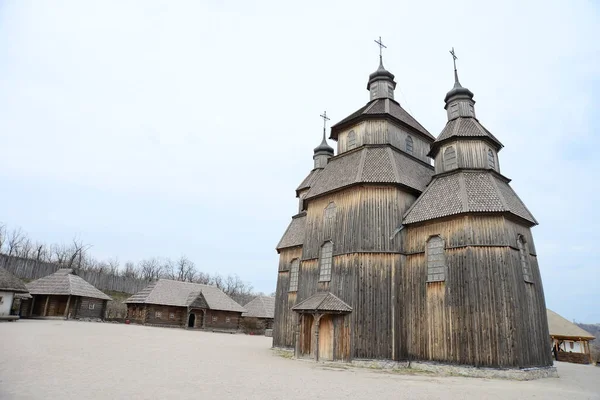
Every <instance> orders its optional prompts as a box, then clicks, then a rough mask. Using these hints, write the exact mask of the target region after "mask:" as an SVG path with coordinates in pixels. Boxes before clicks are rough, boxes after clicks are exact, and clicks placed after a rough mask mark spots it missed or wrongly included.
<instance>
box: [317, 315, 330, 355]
mask: <svg viewBox="0 0 600 400" xmlns="http://www.w3.org/2000/svg"><path fill="white" fill-rule="evenodd" d="M319 360H322V361H332V360H333V318H332V316H331V315H324V316H322V317H321V320H320V321H319Z"/></svg>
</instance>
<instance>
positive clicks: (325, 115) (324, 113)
mask: <svg viewBox="0 0 600 400" xmlns="http://www.w3.org/2000/svg"><path fill="white" fill-rule="evenodd" d="M320 117H321V118H323V131H325V129H327V121H329V117H328V116H327V111H323V114H321V115H320Z"/></svg>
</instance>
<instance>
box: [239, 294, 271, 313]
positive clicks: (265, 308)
mask: <svg viewBox="0 0 600 400" xmlns="http://www.w3.org/2000/svg"><path fill="white" fill-rule="evenodd" d="M244 308H245V309H246V310H248V312H245V313H243V314H242V317H254V318H275V297H271V296H256V297H255V298H254V299H252V300H251V301H250V302H248V303H247V304H246V305H245V306H244Z"/></svg>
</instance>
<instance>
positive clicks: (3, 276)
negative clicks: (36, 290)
mask: <svg viewBox="0 0 600 400" xmlns="http://www.w3.org/2000/svg"><path fill="white" fill-rule="evenodd" d="M24 298H31V296H30V295H29V291H28V290H27V288H26V287H25V284H24V283H23V281H22V280H20V279H19V278H17V277H16V276H14V275H13V274H11V273H10V272H8V271H7V270H5V269H4V268H2V267H0V320H9V321H13V320H16V319H19V315H18V314H16V313H13V312H12V310H13V304H14V302H15V300H17V301H19V300H21V299H24Z"/></svg>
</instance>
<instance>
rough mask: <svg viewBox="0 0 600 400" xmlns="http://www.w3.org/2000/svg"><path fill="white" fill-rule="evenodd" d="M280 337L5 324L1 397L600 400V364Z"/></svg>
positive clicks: (0, 340) (1, 326)
mask: <svg viewBox="0 0 600 400" xmlns="http://www.w3.org/2000/svg"><path fill="white" fill-rule="evenodd" d="M270 346H271V340H270V338H265V337H257V336H245V335H229V334H220V333H209V332H197V331H196V332H194V331H186V330H183V329H168V328H153V327H144V326H135V325H121V324H110V323H104V324H102V323H93V322H74V321H58V320H52V321H40V320H37V321H36V320H21V321H17V322H14V323H0V399H2V400H4V399H61V400H63V399H64V400H68V399H111V400H114V399H261V400H264V399H289V400H294V399H302V400H308V399H310V400H313V399H375V400H384V399H449V398H456V399H464V398H476V399H511V398H515V399H516V398H519V399H529V398H536V399H544V400H545V399H600V368H599V367H592V366H582V365H574V364H566V363H558V365H557V367H558V373H559V375H560V376H561V377H560V378H558V379H557V378H547V379H541V380H536V381H529V382H516V381H503V380H491V379H477V378H462V377H436V376H430V375H409V374H394V373H389V372H382V371H376V370H369V369H362V368H347V369H345V368H332V367H329V366H327V365H324V364H316V363H312V362H307V361H298V360H291V359H286V358H283V357H281V356H278V355H276V354H275V353H274V352H273V351H271V350H270Z"/></svg>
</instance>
